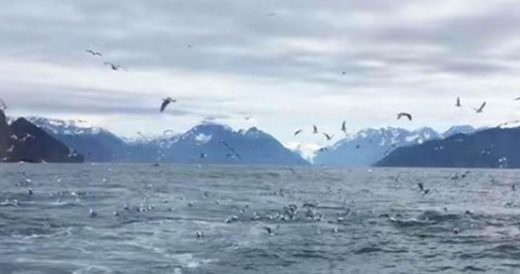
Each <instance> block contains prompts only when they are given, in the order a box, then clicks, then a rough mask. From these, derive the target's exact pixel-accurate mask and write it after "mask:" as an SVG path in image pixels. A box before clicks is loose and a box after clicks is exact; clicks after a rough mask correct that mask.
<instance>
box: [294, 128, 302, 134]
mask: <svg viewBox="0 0 520 274" xmlns="http://www.w3.org/2000/svg"><path fill="white" fill-rule="evenodd" d="M302 132H303V129H298V130H297V131H295V132H294V136H297V135H298V134H300V133H302Z"/></svg>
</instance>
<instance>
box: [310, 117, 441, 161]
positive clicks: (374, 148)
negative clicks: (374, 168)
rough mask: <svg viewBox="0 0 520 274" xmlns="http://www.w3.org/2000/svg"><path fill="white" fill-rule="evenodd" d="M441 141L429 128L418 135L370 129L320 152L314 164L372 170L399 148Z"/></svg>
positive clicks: (400, 130)
mask: <svg viewBox="0 0 520 274" xmlns="http://www.w3.org/2000/svg"><path fill="white" fill-rule="evenodd" d="M439 138H442V136H441V135H440V134H439V133H438V132H436V131H435V130H433V129H431V128H428V127H424V128H420V129H417V130H414V131H408V130H406V129H402V128H394V127H387V128H380V129H372V128H369V129H365V130H361V131H360V132H358V133H357V134H355V135H354V136H352V137H351V138H346V139H343V140H341V141H339V142H337V143H336V144H334V145H333V146H332V147H330V148H328V150H325V151H321V152H319V153H318V154H317V155H316V156H315V158H314V161H313V162H314V164H317V165H329V166H353V167H356V166H357V167H361V166H370V165H372V164H374V163H376V162H377V161H379V160H381V159H382V158H383V157H384V156H385V155H388V154H389V153H390V152H392V151H393V150H394V149H396V148H397V147H402V146H408V145H414V144H422V143H423V142H425V141H428V140H432V139H439Z"/></svg>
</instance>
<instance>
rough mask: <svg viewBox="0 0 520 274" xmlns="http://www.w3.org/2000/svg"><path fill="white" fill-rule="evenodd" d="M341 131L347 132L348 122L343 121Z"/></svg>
mask: <svg viewBox="0 0 520 274" xmlns="http://www.w3.org/2000/svg"><path fill="white" fill-rule="evenodd" d="M341 131H343V132H346V131H347V122H345V121H343V123H342V124H341Z"/></svg>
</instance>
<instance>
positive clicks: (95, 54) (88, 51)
mask: <svg viewBox="0 0 520 274" xmlns="http://www.w3.org/2000/svg"><path fill="white" fill-rule="evenodd" d="M85 52H87V53H90V54H92V56H103V54H101V52H99V51H93V50H91V49H87V50H86V51H85Z"/></svg>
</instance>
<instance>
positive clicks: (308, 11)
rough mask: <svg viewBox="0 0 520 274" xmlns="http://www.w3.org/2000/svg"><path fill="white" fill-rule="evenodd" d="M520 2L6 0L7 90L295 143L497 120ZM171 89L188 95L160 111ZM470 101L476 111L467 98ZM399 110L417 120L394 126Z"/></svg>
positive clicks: (164, 123)
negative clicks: (480, 110) (208, 123)
mask: <svg viewBox="0 0 520 274" xmlns="http://www.w3.org/2000/svg"><path fill="white" fill-rule="evenodd" d="M515 2H516V1H487V0H471V1H470V0H461V1H452V0H439V1H435V2H426V1H410V0H405V1H399V2H398V3H397V2H395V1H386V0H385V1H383V0H371V1H367V0H349V1H328V0H325V1H301V0H287V1H274V0H270V1H253V0H241V1H236V0H233V1H231V0H221V1H210V0H191V1H185V0H154V1H148V0H135V1H126V0H112V1H102V0H88V1H87V0H75V1H69V0H65V1H64V0H33V1H29V0H20V1H7V0H0V4H1V5H2V7H4V8H3V9H2V10H0V20H1V21H2V22H9V23H8V24H7V23H6V24H2V25H1V26H0V35H1V37H2V39H0V93H1V96H2V97H3V98H5V100H6V101H7V102H8V103H9V105H10V106H11V108H10V109H11V111H13V112H14V113H15V114H17V115H47V116H53V117H78V118H87V119H91V120H94V122H98V123H100V124H101V125H103V126H106V127H108V128H110V129H112V130H115V131H116V132H118V133H123V134H128V135H131V134H132V133H134V132H136V131H137V130H140V131H141V132H146V131H150V132H162V131H163V130H164V129H165V128H174V129H176V130H178V131H182V130H184V129H186V128H188V127H189V126H190V125H192V124H193V123H196V122H197V121H200V120H202V119H204V118H208V117H216V118H218V119H220V120H222V121H223V122H228V123H231V124H232V125H235V126H241V127H245V126H251V125H253V124H257V125H258V126H260V127H261V128H263V129H266V130H268V131H270V132H273V133H274V134H275V135H276V136H277V137H279V138H281V139H283V140H284V141H294V138H292V136H291V135H292V132H294V130H295V129H297V128H300V127H305V128H309V126H310V125H312V124H314V123H316V124H320V126H321V127H322V128H323V129H324V130H328V131H337V130H339V125H340V123H341V121H343V120H347V121H348V124H349V126H350V127H351V128H352V129H359V128H362V127H368V126H385V125H399V126H404V127H419V126H433V127H437V128H445V127H448V126H450V125H452V124H461V123H470V124H475V125H491V124H495V123H499V122H500V121H502V120H510V119H515V118H517V116H518V114H519V113H518V110H519V109H518V106H517V105H516V104H514V102H512V99H513V98H515V97H518V96H520V91H518V90H519V87H520V81H519V80H518V77H517V76H516V73H517V72H518V69H519V62H518V61H519V58H520V38H518V37H520V35H519V34H520V30H519V29H518V27H517V26H518V25H519V23H520V5H518V4H516V3H515ZM86 49H94V50H99V51H101V52H103V54H104V56H103V57H102V58H100V57H93V56H89V55H88V54H86V53H85V50H86ZM104 61H111V62H114V63H117V64H121V65H123V66H125V67H127V68H128V72H124V71H111V70H109V69H108V67H106V66H104V65H103V62H104ZM343 72H345V75H343ZM165 96H173V97H176V98H178V99H179V103H178V104H177V105H175V106H173V107H172V108H171V110H170V112H169V114H170V115H161V116H160V117H159V115H158V112H157V107H158V104H159V103H160V100H161V98H163V97H165ZM457 96H460V97H462V98H463V104H464V105H465V106H466V107H467V108H466V109H463V110H460V109H455V108H454V107H453V104H454V102H455V98H456V97H457ZM484 100H487V101H489V103H488V109H487V111H486V112H485V113H484V114H482V115H475V114H474V113H473V112H472V110H471V109H470V107H476V106H477V105H480V103H481V102H482V101H484ZM398 111H408V112H412V113H414V115H415V116H416V121H414V122H413V123H410V124H408V123H403V122H397V121H395V113H396V112H398ZM247 115H251V116H252V117H254V119H251V120H249V121H245V119H243V117H244V116H247ZM306 136H307V135H303V136H302V137H301V138H300V139H302V140H300V141H305V142H307V141H313V140H312V138H315V137H306ZM320 141H321V142H322V140H320Z"/></svg>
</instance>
